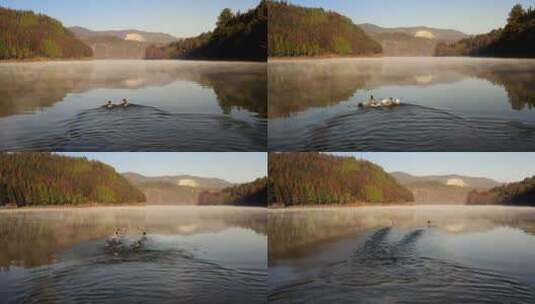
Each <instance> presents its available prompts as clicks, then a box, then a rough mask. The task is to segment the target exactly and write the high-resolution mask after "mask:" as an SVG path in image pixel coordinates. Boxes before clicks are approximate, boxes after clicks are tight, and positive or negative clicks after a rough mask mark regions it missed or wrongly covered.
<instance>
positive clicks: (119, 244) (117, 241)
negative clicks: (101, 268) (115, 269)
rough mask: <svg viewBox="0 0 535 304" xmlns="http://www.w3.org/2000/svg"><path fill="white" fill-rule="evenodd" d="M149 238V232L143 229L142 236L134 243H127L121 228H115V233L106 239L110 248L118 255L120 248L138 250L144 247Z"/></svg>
mask: <svg viewBox="0 0 535 304" xmlns="http://www.w3.org/2000/svg"><path fill="white" fill-rule="evenodd" d="M146 240H147V233H146V232H145V231H143V233H142V235H141V238H140V239H139V240H137V241H135V242H134V243H132V244H130V245H129V244H127V243H126V242H125V241H124V240H123V236H122V235H121V233H120V231H119V229H117V230H115V233H114V234H113V235H112V236H111V237H110V238H109V239H107V240H106V243H107V245H108V248H111V249H113V253H114V255H118V254H119V251H120V250H138V249H140V248H142V247H143V244H144V242H145V241H146Z"/></svg>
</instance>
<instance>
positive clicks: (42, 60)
mask: <svg viewBox="0 0 535 304" xmlns="http://www.w3.org/2000/svg"><path fill="white" fill-rule="evenodd" d="M69 61H83V62H91V61H146V62H159V61H161V62H163V61H181V62H188V61H190V62H212V63H252V64H253V63H258V64H262V63H264V64H265V63H267V62H268V61H267V59H266V60H265V61H261V60H231V59H200V58H199V59H183V58H176V59H173V58H165V59H139V58H94V57H83V58H43V57H39V58H28V59H0V64H14V63H46V62H69Z"/></svg>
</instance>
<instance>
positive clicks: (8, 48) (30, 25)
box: [0, 7, 92, 60]
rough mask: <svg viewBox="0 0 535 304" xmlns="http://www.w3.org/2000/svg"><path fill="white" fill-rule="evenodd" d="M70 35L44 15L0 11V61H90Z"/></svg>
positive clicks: (83, 47) (87, 52) (87, 50)
mask: <svg viewBox="0 0 535 304" xmlns="http://www.w3.org/2000/svg"><path fill="white" fill-rule="evenodd" d="M91 56H92V51H91V48H89V47H88V46H87V45H85V44H84V43H82V42H81V41H80V40H78V39H77V38H76V37H75V36H74V34H73V33H72V32H70V31H69V30H68V29H66V28H65V27H63V25H62V24H61V23H60V22H59V21H57V20H55V19H53V18H50V17H48V16H46V15H42V14H35V13H33V12H31V11H18V10H12V9H7V8H3V7H0V60H1V59H29V58H39V57H42V58H82V57H91Z"/></svg>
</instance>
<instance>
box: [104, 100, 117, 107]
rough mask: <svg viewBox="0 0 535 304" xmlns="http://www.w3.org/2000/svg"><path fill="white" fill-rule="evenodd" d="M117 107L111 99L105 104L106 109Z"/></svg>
mask: <svg viewBox="0 0 535 304" xmlns="http://www.w3.org/2000/svg"><path fill="white" fill-rule="evenodd" d="M113 107H115V105H114V104H113V103H112V102H111V100H108V102H107V103H106V104H105V105H104V108H106V109H112V108H113Z"/></svg>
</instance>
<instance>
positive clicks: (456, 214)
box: [268, 207, 535, 258]
mask: <svg viewBox="0 0 535 304" xmlns="http://www.w3.org/2000/svg"><path fill="white" fill-rule="evenodd" d="M428 220H429V221H431V225H432V227H433V228H436V229H440V230H442V231H444V232H446V233H470V232H484V231H489V230H492V229H494V228H496V227H500V226H505V227H512V228H515V229H520V230H522V231H524V232H526V233H529V234H532V235H535V209H525V208H496V207H479V208H470V207H430V208H425V207H424V208H419V207H416V208H409V207H393V208H358V209H351V208H340V209H319V210H318V209H316V210H312V209H308V210H306V209H305V210H291V209H290V210H283V211H281V210H276V211H272V212H270V213H269V215H268V248H269V257H270V258H277V257H285V256H294V255H296V254H300V252H302V254H306V252H307V251H308V250H314V249H310V247H311V246H315V245H317V244H320V243H322V242H326V241H330V240H335V239H337V238H340V237H346V236H348V235H355V234H358V233H360V232H366V231H368V230H371V229H378V228H381V227H388V226H394V227H396V228H407V229H410V228H419V227H420V228H422V227H426V226H427V221H428Z"/></svg>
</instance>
